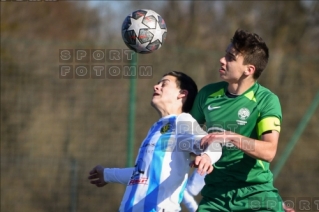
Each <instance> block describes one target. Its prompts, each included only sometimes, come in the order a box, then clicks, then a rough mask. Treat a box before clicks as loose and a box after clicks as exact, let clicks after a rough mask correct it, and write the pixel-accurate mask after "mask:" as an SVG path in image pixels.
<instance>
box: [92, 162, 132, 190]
mask: <svg viewBox="0 0 319 212" xmlns="http://www.w3.org/2000/svg"><path fill="white" fill-rule="evenodd" d="M133 170H134V168H133V167H130V168H104V167H103V166H101V165H97V166H95V167H94V168H93V169H92V170H91V171H90V173H89V177H88V179H89V180H90V182H91V184H94V185H96V186H97V187H103V186H105V185H106V184H107V183H121V184H127V183H128V181H129V180H130V177H131V176H132V173H133Z"/></svg>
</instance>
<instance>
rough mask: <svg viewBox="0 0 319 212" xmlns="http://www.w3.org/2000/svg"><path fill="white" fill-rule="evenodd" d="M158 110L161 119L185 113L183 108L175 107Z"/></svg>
mask: <svg viewBox="0 0 319 212" xmlns="http://www.w3.org/2000/svg"><path fill="white" fill-rule="evenodd" d="M156 110H157V112H158V114H159V116H160V117H161V118H162V117H165V116H169V115H173V114H175V115H179V114H181V113H182V112H183V111H182V108H181V107H174V106H166V107H160V108H156Z"/></svg>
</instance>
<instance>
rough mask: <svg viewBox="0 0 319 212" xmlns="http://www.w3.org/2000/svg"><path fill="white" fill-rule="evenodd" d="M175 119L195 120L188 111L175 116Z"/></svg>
mask: <svg viewBox="0 0 319 212" xmlns="http://www.w3.org/2000/svg"><path fill="white" fill-rule="evenodd" d="M176 121H195V119H194V118H193V116H192V115H191V114H189V113H181V114H179V115H178V116H177V118H176Z"/></svg>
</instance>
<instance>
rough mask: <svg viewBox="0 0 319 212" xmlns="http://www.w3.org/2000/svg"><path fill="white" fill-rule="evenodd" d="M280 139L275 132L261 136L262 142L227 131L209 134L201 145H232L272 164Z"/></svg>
mask: <svg viewBox="0 0 319 212" xmlns="http://www.w3.org/2000/svg"><path fill="white" fill-rule="evenodd" d="M278 139H279V132H277V131H275V130H271V131H268V132H265V133H264V134H263V135H262V136H261V138H260V140H256V139H252V138H248V137H245V136H242V135H239V134H236V133H233V132H230V131H225V132H214V133H210V134H208V135H207V136H205V137H204V138H203V139H202V141H201V145H203V146H205V145H207V144H211V143H212V142H216V143H232V144H233V145H235V146H236V147H237V148H238V149H240V150H242V151H243V152H245V153H246V154H247V155H249V156H251V157H253V158H256V159H260V160H263V161H266V162H271V161H272V160H273V159H274V157H275V155H276V151H277V145H278Z"/></svg>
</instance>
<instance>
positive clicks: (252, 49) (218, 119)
mask: <svg viewBox="0 0 319 212" xmlns="http://www.w3.org/2000/svg"><path fill="white" fill-rule="evenodd" d="M268 56H269V55H268V47H267V45H266V43H265V42H264V41H263V40H262V38H261V37H259V36H258V35H257V34H254V33H249V32H246V31H243V30H237V31H236V32H235V34H234V36H233V38H232V39H231V43H230V44H229V46H228V47H227V49H226V54H225V56H224V57H222V58H221V59H220V64H221V67H220V70H219V73H220V77H221V79H222V80H223V81H222V82H218V83H213V84H209V85H207V86H205V87H204V88H202V89H201V91H200V92H199V93H198V95H197V97H196V100H195V103H194V106H193V108H192V110H191V114H192V115H193V117H194V118H195V119H196V120H197V121H198V123H200V124H205V127H206V130H207V132H208V133H209V134H208V135H207V136H205V137H204V138H203V139H202V141H201V144H202V145H207V144H209V143H211V142H220V143H223V152H222V157H221V158H220V160H219V161H218V162H217V163H215V165H214V170H213V172H212V173H210V174H208V175H207V176H206V178H205V184H206V185H205V186H204V188H203V190H202V196H203V199H202V200H201V202H200V205H199V208H198V211H199V212H203V211H276V212H278V211H284V209H283V204H282V199H281V197H280V196H279V194H278V191H277V189H276V188H274V186H273V174H272V173H271V171H270V169H269V163H270V162H271V161H272V160H273V159H274V157H275V154H276V150H277V144H278V139H279V133H280V126H281V121H282V113H281V106H280V102H279V99H278V97H277V96H276V95H275V94H274V93H272V92H271V91H270V90H268V89H267V88H265V87H263V86H261V85H260V84H259V83H258V82H257V79H258V78H259V76H260V75H261V73H262V71H263V70H264V68H265V67H266V65H267V62H268Z"/></svg>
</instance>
